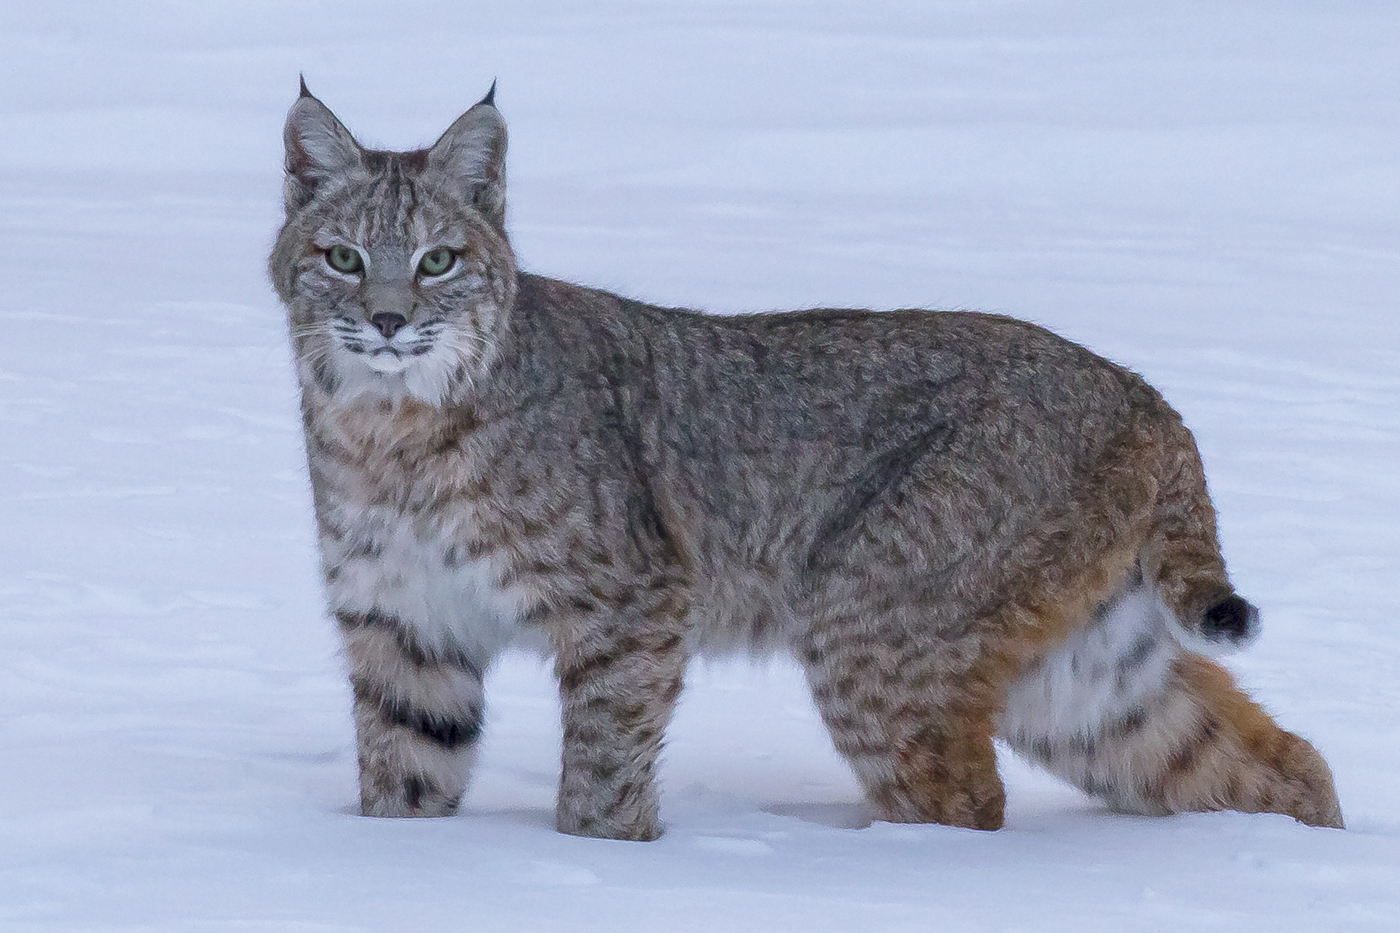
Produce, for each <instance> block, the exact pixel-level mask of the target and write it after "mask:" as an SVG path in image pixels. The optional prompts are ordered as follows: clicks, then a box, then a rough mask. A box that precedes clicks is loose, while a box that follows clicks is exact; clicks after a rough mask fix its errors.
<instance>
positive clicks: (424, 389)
mask: <svg viewBox="0 0 1400 933" xmlns="http://www.w3.org/2000/svg"><path fill="white" fill-rule="evenodd" d="M335 364H336V365H335V376H336V387H335V393H334V394H335V395H336V396H338V397H340V398H342V399H346V400H349V399H352V398H358V397H360V396H365V395H368V396H370V397H372V398H383V399H389V400H391V401H398V400H400V399H405V398H414V399H418V400H419V401H422V402H426V403H427V404H429V405H441V404H442V403H443V402H445V401H447V399H448V398H449V396H450V395H451V394H452V388H453V385H452V381H453V380H452V371H453V370H454V369H456V367H457V365H458V364H457V363H456V362H455V361H452V360H449V359H445V358H444V357H443V354H442V353H441V352H439V351H436V350H434V351H432V352H429V353H425V354H423V355H422V356H415V357H396V356H393V355H392V354H388V353H381V354H379V355H377V356H368V355H365V354H350V353H338V354H336V360H335Z"/></svg>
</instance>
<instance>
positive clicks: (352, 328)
mask: <svg viewBox="0 0 1400 933" xmlns="http://www.w3.org/2000/svg"><path fill="white" fill-rule="evenodd" d="M495 90H496V88H495V85H494V84H493V85H492V86H491V92H490V93H488V94H487V95H486V97H485V98H484V99H483V100H482V101H481V102H480V103H479V104H477V105H476V106H475V107H472V108H471V109H470V110H468V111H467V112H466V113H464V114H463V115H462V116H461V117H459V118H458V119H457V121H456V122H455V123H453V124H452V126H451V127H450V128H449V129H448V130H447V132H446V133H444V134H443V135H442V138H441V139H439V140H438V141H437V142H436V143H434V144H433V145H432V146H431V147H430V148H428V149H420V150H415V151H412V152H383V151H378V150H373V149H366V148H364V147H363V146H361V145H360V144H359V143H358V142H356V141H355V138H354V137H353V136H352V135H350V131H349V130H347V129H346V128H345V126H344V125H343V124H342V123H341V122H340V121H339V120H337V119H336V117H335V115H334V114H332V113H331V112H330V110H329V109H327V107H326V105H325V104H323V103H321V102H320V101H319V100H317V99H316V98H315V97H313V96H312V95H311V93H310V92H309V91H307V89H306V84H305V82H303V83H302V86H301V96H300V97H299V98H298V99H297V101H296V103H294V104H293V105H292V109H291V110H290V112H288V114H287V125H286V129H285V131H284V139H285V142H286V168H287V176H286V186H285V195H286V206H287V219H286V222H285V223H284V224H283V226H282V231H281V233H280V234H279V236H278V238H277V244H276V246H274V247H273V251H272V257H271V260H270V263H269V265H270V270H271V273H272V280H273V283H274V284H275V286H276V288H277V292H278V294H279V295H280V296H281V298H282V301H283V302H284V303H286V305H287V309H288V318H289V321H290V325H291V336H292V348H293V351H294V353H295V355H296V364H297V372H298V376H299V378H300V379H301V381H302V384H303V385H304V386H311V385H315V386H318V387H319V388H320V389H321V390H322V391H324V392H326V393H328V394H330V395H332V396H336V397H340V398H345V399H348V398H351V397H354V396H356V395H362V394H370V395H373V396H376V397H380V398H389V399H398V398H404V397H410V396H411V397H414V398H418V399H421V400H423V401H425V402H428V403H429V404H435V405H436V404H441V403H443V402H445V401H449V400H452V399H454V398H460V397H462V396H463V395H464V394H467V393H469V392H470V390H471V386H472V383H473V381H474V380H476V379H478V378H480V377H481V376H483V375H484V374H485V372H486V369H487V367H488V366H489V365H490V363H491V361H492V359H493V357H494V355H495V353H496V351H497V349H498V335H499V334H500V332H501V329H502V325H503V324H504V320H505V315H506V314H507V313H509V310H510V306H511V303H512V302H513V300H514V296H515V260H514V257H513V256H512V254H511V250H510V244H509V243H508V242H507V240H506V235H505V151H506V127H505V121H504V120H502V119H501V114H500V112H499V111H498V110H497V109H496V106H495Z"/></svg>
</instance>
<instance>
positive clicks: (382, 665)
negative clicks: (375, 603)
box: [336, 612, 483, 816]
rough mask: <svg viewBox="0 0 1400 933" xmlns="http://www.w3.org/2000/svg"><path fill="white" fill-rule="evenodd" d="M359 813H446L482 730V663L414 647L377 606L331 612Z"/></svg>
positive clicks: (453, 807)
mask: <svg viewBox="0 0 1400 933" xmlns="http://www.w3.org/2000/svg"><path fill="white" fill-rule="evenodd" d="M336 619H337V621H338V622H339V623H340V629H341V634H342V635H343V636H344V638H345V653H346V656H347V659H348V660H349V663H350V686H351V689H352V691H353V693H354V698H355V737H356V744H357V746H358V749H359V763H360V810H361V812H363V813H364V815H366V816H450V815H451V814H452V813H454V812H455V811H456V809H457V805H458V804H459V803H460V802H461V799H462V794H463V792H464V791H465V789H466V786H467V777H468V771H469V769H470V767H471V764H472V762H473V760H474V758H475V756H476V743H477V737H478V736H479V734H480V732H481V716H482V702H483V695H482V675H481V665H480V664H477V663H474V662H473V661H472V660H471V659H469V658H467V657H466V656H465V655H462V654H447V655H439V654H434V653H430V652H428V651H426V650H424V649H423V648H422V647H421V646H419V645H418V644H417V643H416V642H415V640H414V638H413V636H412V633H411V632H409V631H408V629H406V628H405V627H404V626H403V625H402V624H401V623H399V622H398V621H397V620H395V619H394V618H392V617H391V616H388V615H386V614H383V613H379V612H363V613H359V612H338V613H337V614H336Z"/></svg>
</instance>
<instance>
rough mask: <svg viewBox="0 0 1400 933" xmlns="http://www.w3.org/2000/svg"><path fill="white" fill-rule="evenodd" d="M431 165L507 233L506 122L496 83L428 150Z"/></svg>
mask: <svg viewBox="0 0 1400 933" xmlns="http://www.w3.org/2000/svg"><path fill="white" fill-rule="evenodd" d="M428 162H429V164H431V165H433V166H435V167H437V168H438V169H439V170H440V171H443V172H445V173H446V174H447V175H448V176H450V177H451V178H452V179H453V180H455V181H456V182H457V183H458V184H460V185H461V187H462V194H463V196H464V197H465V198H466V199H467V200H469V201H471V203H472V205H473V206H474V207H475V208H476V209H477V210H478V211H480V212H481V213H482V215H483V216H485V217H486V219H487V220H489V221H491V223H492V225H494V226H495V227H496V228H497V229H499V230H502V231H504V230H505V214H506V121H505V120H504V119H502V118H501V112H500V111H499V110H497V109H496V83H495V82H494V81H493V82H491V90H490V91H489V92H487V94H486V96H485V97H483V98H482V99H481V102H480V103H478V104H477V105H476V106H475V107H473V108H472V109H470V110H468V111H467V112H466V113H464V114H462V115H461V116H460V117H458V118H457V122H455V123H453V124H452V126H450V127H449V128H448V130H447V132H446V133H443V134H442V137H441V138H440V139H439V140H438V141H437V142H435V143H433V147H432V148H431V149H429V150H428Z"/></svg>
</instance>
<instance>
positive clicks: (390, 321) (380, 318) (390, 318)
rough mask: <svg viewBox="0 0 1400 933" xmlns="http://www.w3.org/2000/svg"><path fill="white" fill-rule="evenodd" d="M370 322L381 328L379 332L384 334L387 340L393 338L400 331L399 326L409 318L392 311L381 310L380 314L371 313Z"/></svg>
mask: <svg viewBox="0 0 1400 933" xmlns="http://www.w3.org/2000/svg"><path fill="white" fill-rule="evenodd" d="M369 322H370V323H371V324H373V325H374V326H375V327H377V328H379V332H380V333H381V334H383V335H384V339H385V340H392V339H394V335H395V334H397V333H398V332H399V328H400V327H403V326H404V325H405V324H407V323H408V318H406V317H404V316H403V315H402V314H395V313H394V312H392V311H380V312H379V313H378V314H372V315H370V318H369Z"/></svg>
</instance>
